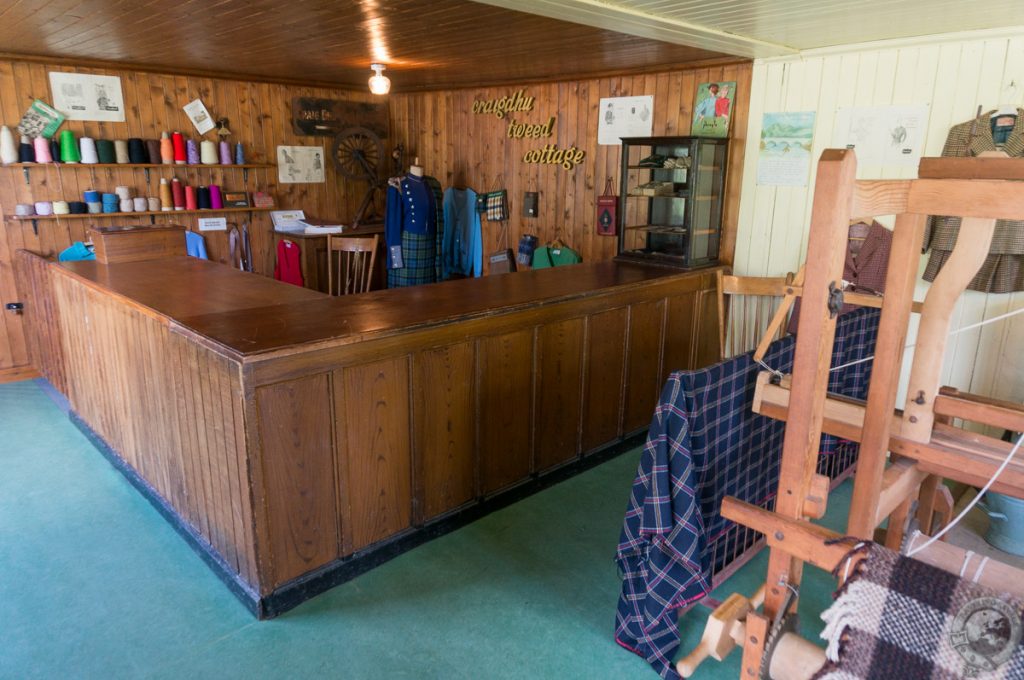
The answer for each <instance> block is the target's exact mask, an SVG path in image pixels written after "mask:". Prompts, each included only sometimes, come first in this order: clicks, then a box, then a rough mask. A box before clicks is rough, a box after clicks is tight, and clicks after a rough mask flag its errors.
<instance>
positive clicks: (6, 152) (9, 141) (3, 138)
mask: <svg viewBox="0 0 1024 680" xmlns="http://www.w3.org/2000/svg"><path fill="white" fill-rule="evenodd" d="M17 162H18V147H17V146H15V144H14V133H13V132H11V128H9V127H7V126H6V125H4V126H3V127H0V163H3V164H4V165H10V164H11V163H17Z"/></svg>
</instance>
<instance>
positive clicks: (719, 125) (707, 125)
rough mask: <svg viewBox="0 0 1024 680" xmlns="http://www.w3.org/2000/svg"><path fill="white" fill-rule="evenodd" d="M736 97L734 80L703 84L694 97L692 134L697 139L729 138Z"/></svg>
mask: <svg viewBox="0 0 1024 680" xmlns="http://www.w3.org/2000/svg"><path fill="white" fill-rule="evenodd" d="M735 97H736V81H734V80H730V81H718V82H713V83H701V84H700V85H699V86H698V87H697V94H696V96H695V97H694V102H693V124H692V125H691V126H690V134H692V135H693V136H695V137H720V138H725V137H728V136H729V121H730V120H731V119H732V102H733V99H734V98H735Z"/></svg>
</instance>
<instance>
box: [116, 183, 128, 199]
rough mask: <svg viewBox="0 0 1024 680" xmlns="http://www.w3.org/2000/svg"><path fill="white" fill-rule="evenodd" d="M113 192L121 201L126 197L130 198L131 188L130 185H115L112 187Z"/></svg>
mask: <svg viewBox="0 0 1024 680" xmlns="http://www.w3.org/2000/svg"><path fill="white" fill-rule="evenodd" d="M114 194H116V195H117V197H118V198H119V199H120V200H122V201H123V200H124V199H126V198H131V197H132V189H131V187H126V186H119V187H115V188H114Z"/></svg>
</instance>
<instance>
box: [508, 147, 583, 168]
mask: <svg viewBox="0 0 1024 680" xmlns="http://www.w3.org/2000/svg"><path fill="white" fill-rule="evenodd" d="M586 156H587V152H586V151H584V150H583V149H577V148H576V147H575V146H570V147H569V148H568V149H559V148H558V147H557V146H555V145H554V144H545V145H544V148H543V149H532V150H530V151H527V152H526V153H525V154H523V162H524V163H539V164H543V165H561V166H562V167H563V168H565V169H566V170H572V169H573V168H575V167H576V166H577V165H579V164H580V163H582V162H583V159H584V158H586Z"/></svg>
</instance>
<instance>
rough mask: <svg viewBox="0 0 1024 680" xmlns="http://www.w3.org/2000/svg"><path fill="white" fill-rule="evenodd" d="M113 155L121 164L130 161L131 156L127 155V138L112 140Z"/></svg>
mask: <svg viewBox="0 0 1024 680" xmlns="http://www.w3.org/2000/svg"><path fill="white" fill-rule="evenodd" d="M114 157H115V159H116V160H117V162H118V163H119V164H121V165H124V164H127V163H131V156H129V155H128V140H127V139H115V140H114Z"/></svg>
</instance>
